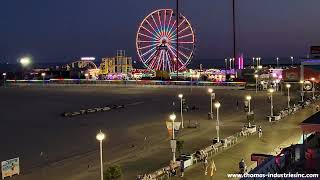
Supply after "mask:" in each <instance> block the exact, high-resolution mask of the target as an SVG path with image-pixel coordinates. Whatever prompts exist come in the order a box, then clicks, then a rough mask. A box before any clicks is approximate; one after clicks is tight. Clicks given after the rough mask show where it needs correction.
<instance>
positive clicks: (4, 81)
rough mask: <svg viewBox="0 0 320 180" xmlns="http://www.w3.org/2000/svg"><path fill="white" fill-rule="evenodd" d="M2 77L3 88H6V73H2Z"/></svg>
mask: <svg viewBox="0 0 320 180" xmlns="http://www.w3.org/2000/svg"><path fill="white" fill-rule="evenodd" d="M2 76H3V87H6V77H7V73H2Z"/></svg>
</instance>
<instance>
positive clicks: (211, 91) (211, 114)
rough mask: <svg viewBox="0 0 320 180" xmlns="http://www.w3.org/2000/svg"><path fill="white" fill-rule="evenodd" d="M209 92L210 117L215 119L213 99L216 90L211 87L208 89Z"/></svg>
mask: <svg viewBox="0 0 320 180" xmlns="http://www.w3.org/2000/svg"><path fill="white" fill-rule="evenodd" d="M208 92H209V94H210V119H213V113H212V101H213V99H214V96H215V94H214V92H213V89H211V88H209V89H208Z"/></svg>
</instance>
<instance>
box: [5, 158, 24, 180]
mask: <svg viewBox="0 0 320 180" xmlns="http://www.w3.org/2000/svg"><path fill="white" fill-rule="evenodd" d="M1 173H2V179H4V178H5V177H11V176H13V175H15V174H20V166H19V158H14V159H9V160H6V161H2V162H1Z"/></svg>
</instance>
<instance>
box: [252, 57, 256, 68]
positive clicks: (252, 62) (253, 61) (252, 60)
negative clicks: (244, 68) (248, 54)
mask: <svg viewBox="0 0 320 180" xmlns="http://www.w3.org/2000/svg"><path fill="white" fill-rule="evenodd" d="M254 59H255V58H254V57H253V58H252V66H253V68H254Z"/></svg>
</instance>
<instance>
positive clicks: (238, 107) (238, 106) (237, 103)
mask: <svg viewBox="0 0 320 180" xmlns="http://www.w3.org/2000/svg"><path fill="white" fill-rule="evenodd" d="M238 110H239V101H238V100H237V111H238Z"/></svg>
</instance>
